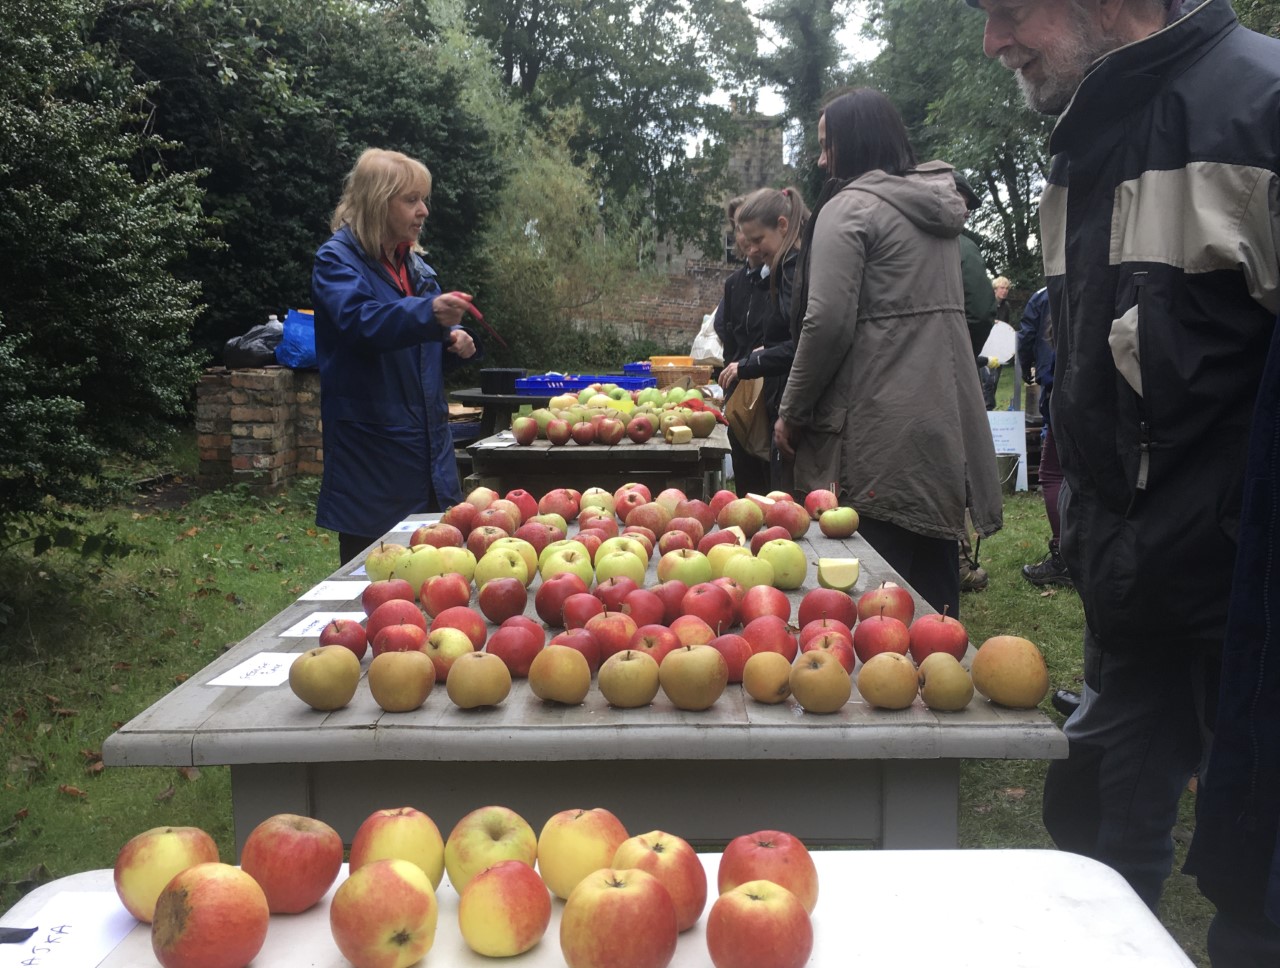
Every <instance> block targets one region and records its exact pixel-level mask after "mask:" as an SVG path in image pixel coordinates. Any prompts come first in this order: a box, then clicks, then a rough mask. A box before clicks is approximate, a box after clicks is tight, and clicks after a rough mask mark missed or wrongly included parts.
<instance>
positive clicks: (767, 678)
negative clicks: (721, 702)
mask: <svg viewBox="0 0 1280 968" xmlns="http://www.w3.org/2000/svg"><path fill="white" fill-rule="evenodd" d="M742 688H743V689H745V690H746V691H747V695H748V696H750V697H751V698H752V699H754V700H755V701H756V702H762V703H765V704H766V705H770V706H772V705H775V704H777V703H780V702H784V701H785V700H786V699H787V697H788V696H790V695H791V663H790V662H789V661H788V660H787V659H786V657H785V656H782V655H780V654H779V653H777V652H757V653H755V654H754V655H752V656H751V658H749V659H748V660H747V664H746V665H744V666H743V667H742Z"/></svg>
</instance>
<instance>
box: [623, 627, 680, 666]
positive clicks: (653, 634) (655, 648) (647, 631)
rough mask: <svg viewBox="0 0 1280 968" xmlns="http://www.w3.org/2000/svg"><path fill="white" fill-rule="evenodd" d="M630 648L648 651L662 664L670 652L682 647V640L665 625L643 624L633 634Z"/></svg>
mask: <svg viewBox="0 0 1280 968" xmlns="http://www.w3.org/2000/svg"><path fill="white" fill-rule="evenodd" d="M628 648H630V649H632V650H634V651H636V652H644V653H647V654H648V655H649V656H650V657H652V659H653V661H654V662H656V663H658V665H662V660H663V659H664V658H666V656H667V654H668V653H669V652H672V651H674V650H675V649H678V648H680V640H679V639H678V638H676V634H675V633H674V632H672V631H671V629H669V628H667V627H666V626H665V625H642V626H640V627H639V628H638V629H636V632H635V635H633V636H631V642H630V644H629V645H628Z"/></svg>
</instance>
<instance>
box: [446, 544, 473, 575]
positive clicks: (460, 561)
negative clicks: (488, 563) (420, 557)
mask: <svg viewBox="0 0 1280 968" xmlns="http://www.w3.org/2000/svg"><path fill="white" fill-rule="evenodd" d="M436 550H437V551H439V552H440V574H442V575H461V576H462V577H463V578H465V579H466V580H467V581H471V579H472V578H473V577H474V576H475V573H476V556H475V555H473V554H472V553H471V552H470V551H468V550H467V549H466V548H457V547H453V546H450V547H447V548H437V549H436Z"/></svg>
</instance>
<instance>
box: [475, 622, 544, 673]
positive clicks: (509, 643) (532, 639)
mask: <svg viewBox="0 0 1280 968" xmlns="http://www.w3.org/2000/svg"><path fill="white" fill-rule="evenodd" d="M545 641H546V636H544V635H543V634H542V630H541V629H539V630H538V631H537V632H532V631H530V630H529V628H528V626H525V625H504V626H502V627H501V628H499V629H496V630H495V631H494V633H493V634H492V635H491V636H489V641H488V642H486V643H485V647H484V648H485V651H486V652H490V653H492V654H493V655H496V656H497V657H498V658H500V659H501V660H502V661H503V662H505V663H506V666H507V669H508V670H509V671H510V673H511V677H512V678H513V679H526V678H528V676H529V666H531V665H532V664H533V660H534V659H535V658H537V655H538V653H539V652H541V651H542V648H543V643H544V642H545Z"/></svg>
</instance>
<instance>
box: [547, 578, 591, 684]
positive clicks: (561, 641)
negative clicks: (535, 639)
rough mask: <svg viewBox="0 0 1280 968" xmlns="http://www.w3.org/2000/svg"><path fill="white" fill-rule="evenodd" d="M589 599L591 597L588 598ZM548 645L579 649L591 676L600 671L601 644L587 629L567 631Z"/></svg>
mask: <svg viewBox="0 0 1280 968" xmlns="http://www.w3.org/2000/svg"><path fill="white" fill-rule="evenodd" d="M588 597H589V596H588ZM547 644H548V645H567V646H568V647H569V648H571V649H577V650H578V651H579V652H581V653H582V655H583V657H584V658H586V660H587V665H588V667H590V669H591V674H592V675H595V674H596V673H597V672H598V671H599V670H600V663H601V662H602V661H603V659H601V657H600V643H599V642H597V641H596V637H595V636H594V635H592V634H591V633H590V632H589V631H588V630H587V629H585V628H579V629H565V630H564V631H563V632H561V633H560V634H559V635H556V636H555V637H553V638H552V639H551V641H550V642H548V643H547Z"/></svg>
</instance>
